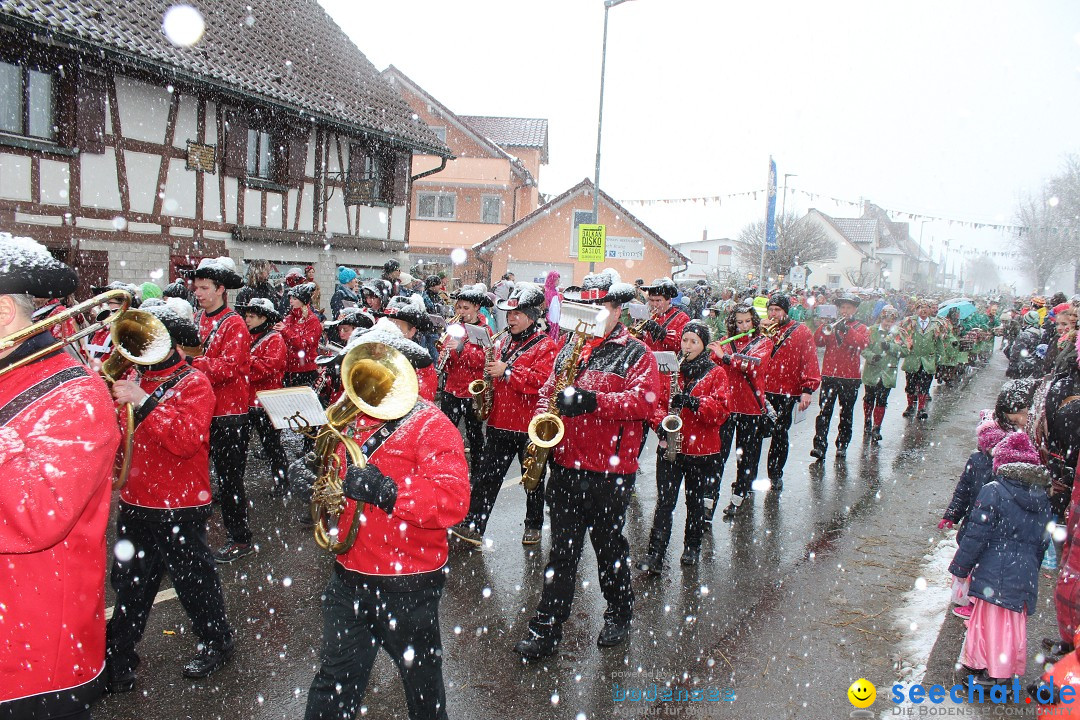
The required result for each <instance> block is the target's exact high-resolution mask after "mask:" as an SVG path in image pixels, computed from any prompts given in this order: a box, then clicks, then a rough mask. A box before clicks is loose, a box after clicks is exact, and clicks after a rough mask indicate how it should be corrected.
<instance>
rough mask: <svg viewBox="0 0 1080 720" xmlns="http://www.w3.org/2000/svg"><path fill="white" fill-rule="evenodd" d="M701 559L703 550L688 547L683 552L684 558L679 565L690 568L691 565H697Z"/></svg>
mask: <svg viewBox="0 0 1080 720" xmlns="http://www.w3.org/2000/svg"><path fill="white" fill-rule="evenodd" d="M700 559H701V548H699V547H688V548H686V549H685V550H683V554H682V557H681V558H679V564H680V565H682V566H684V567H689V566H691V565H697V564H698V560H700Z"/></svg>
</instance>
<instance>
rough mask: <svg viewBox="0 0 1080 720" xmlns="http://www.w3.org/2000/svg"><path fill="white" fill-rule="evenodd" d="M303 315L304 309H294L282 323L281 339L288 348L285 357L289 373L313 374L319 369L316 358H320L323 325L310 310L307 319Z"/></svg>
mask: <svg viewBox="0 0 1080 720" xmlns="http://www.w3.org/2000/svg"><path fill="white" fill-rule="evenodd" d="M303 313H304V308H293V309H292V310H290V311H289V314H288V315H286V316H285V319H284V320H283V321H282V323H281V325H282V327H281V337H282V338H284V340H285V347H287V348H288V353H287V354H286V356H285V372H287V373H302V372H312V371H313V370H315V369H316V368H317V367H318V366H317V365H316V364H315V358H317V357H319V338H321V337H322V331H323V328H322V323H321V322H319V318H318V316H317V315H315V313H313V312H311V311H310V310H308V314H307V317H304V316H303Z"/></svg>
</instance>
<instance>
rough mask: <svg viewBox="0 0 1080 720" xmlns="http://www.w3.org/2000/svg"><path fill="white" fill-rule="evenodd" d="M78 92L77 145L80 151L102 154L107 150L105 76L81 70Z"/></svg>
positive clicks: (76, 114) (76, 115) (76, 116)
mask: <svg viewBox="0 0 1080 720" xmlns="http://www.w3.org/2000/svg"><path fill="white" fill-rule="evenodd" d="M79 74H80V75H81V77H82V82H81V83H80V87H79V91H78V93H76V95H75V97H76V110H75V138H74V139H75V145H76V146H78V148H79V151H80V152H84V153H91V154H94V155H100V154H102V153H104V152H105V95H106V85H105V83H106V79H105V76H103V75H99V74H97V73H93V72H87V71H85V70H81V71H80V73H79Z"/></svg>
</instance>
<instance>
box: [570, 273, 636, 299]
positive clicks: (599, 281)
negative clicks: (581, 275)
mask: <svg viewBox="0 0 1080 720" xmlns="http://www.w3.org/2000/svg"><path fill="white" fill-rule="evenodd" d="M635 294H636V293H635V290H634V286H633V285H630V284H629V283H624V282H623V281H622V279H621V278H620V277H619V273H617V272H616V271H615V270H613V269H611V268H607V269H605V270H603V271H601V272H598V273H595V274H592V275H586V276H585V279H584V280H582V281H581V290H578V291H576V292H571V289H570V288H567V289H566V292H565V293H564V297H565V298H566V299H567V300H571V301H573V302H580V303H586V304H598V303H607V302H610V303H618V304H620V305H621V304H622V303H626V302H630V301H631V300H633V299H634V296H635Z"/></svg>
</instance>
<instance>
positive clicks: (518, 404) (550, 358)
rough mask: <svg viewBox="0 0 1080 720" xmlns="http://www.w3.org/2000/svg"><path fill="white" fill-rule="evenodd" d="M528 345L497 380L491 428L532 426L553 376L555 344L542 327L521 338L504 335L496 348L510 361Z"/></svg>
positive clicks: (498, 354)
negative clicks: (541, 392) (531, 422)
mask: <svg viewBox="0 0 1080 720" xmlns="http://www.w3.org/2000/svg"><path fill="white" fill-rule="evenodd" d="M535 327H536V326H535V325H534V326H533V328H534V329H535ZM526 346H528V349H527V350H525V352H523V353H521V354H520V355H517V357H516V358H515V359H514V360H513V361H512V362H511V364H510V367H508V368H507V369H506V374H505V375H504V376H503V377H498V378H495V379H494V383H495V384H494V386H493V387H494V392H495V396H494V397H495V399H494V402H493V404H492V406H491V415H489V416H488V427H493V428H498V429H499V430H512V431H514V432H520V433H523V432H527V431H528V429H529V421H530V420H532V416H533V413H534V412H535V410H536V403H537V402H538V401H539V400H540V388H541V387H543V385H544V383H546V382H547V379H548V377H550V376H551V366H552V365H554V364H555V355H556V353H557V349H556V347H555V343H554V342H553V341H552V340H551V338H549V337H548V336H547V335H546V334H545V333H541V332H540V331H538V330H537V331H535V332H533V333H532V334H531V335H529V336H528V337H525V338H523V339H521V340H515V339H513V338H512V337H506V336H504V337H503V338H502V340H500V341H499V345H498V347H497V348H496V350H495V357H496V358H498V359H499V360H501V361H502V362H506V361H507V360H509V359H510V358H513V357H514V356H515V355H516V354H517V352H518V351H520V350H521V349H522V348H523V347H526Z"/></svg>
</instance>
